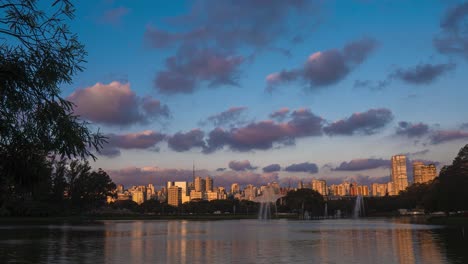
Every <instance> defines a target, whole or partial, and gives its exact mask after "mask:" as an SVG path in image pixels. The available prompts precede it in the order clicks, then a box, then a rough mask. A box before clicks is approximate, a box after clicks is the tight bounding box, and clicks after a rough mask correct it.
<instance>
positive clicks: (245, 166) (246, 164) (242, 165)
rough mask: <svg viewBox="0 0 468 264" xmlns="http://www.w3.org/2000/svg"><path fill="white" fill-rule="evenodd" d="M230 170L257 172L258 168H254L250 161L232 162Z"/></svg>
mask: <svg viewBox="0 0 468 264" xmlns="http://www.w3.org/2000/svg"><path fill="white" fill-rule="evenodd" d="M229 168H230V169H231V170H234V171H246V170H255V169H256V167H253V166H252V165H251V164H250V161H248V160H241V161H237V160H231V161H230V162H229Z"/></svg>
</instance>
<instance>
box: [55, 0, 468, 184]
mask: <svg viewBox="0 0 468 264" xmlns="http://www.w3.org/2000/svg"><path fill="white" fill-rule="evenodd" d="M465 7H466V3H461V2H458V1H453V2H452V1H450V2H449V3H446V2H442V1H437V2H436V1H434V2H431V3H425V4H421V3H420V2H418V1H407V2H404V3H400V2H399V3H392V2H387V1H349V2H347V3H341V4H340V5H338V4H335V3H333V2H332V1H330V2H328V1H316V2H315V1H278V2H271V3H270V4H269V6H268V7H267V8H265V7H264V6H262V4H261V3H257V2H249V1H247V2H242V3H239V4H237V5H232V3H230V2H228V1H217V2H216V4H211V5H210V4H207V2H205V1H193V2H192V1H183V2H182V3H181V4H174V3H166V2H163V1H151V2H145V1H138V2H135V1H124V0H122V1H100V2H99V3H98V4H95V3H82V4H80V5H79V6H76V8H77V12H76V19H75V20H74V21H73V22H72V23H71V25H70V26H71V28H72V30H73V31H75V32H77V34H78V36H79V38H80V40H81V41H82V42H83V43H84V44H85V45H86V50H87V51H88V53H89V56H88V57H87V59H88V63H87V64H86V67H87V69H86V70H85V71H84V72H82V73H79V74H78V75H77V76H76V77H75V78H74V82H73V84H71V85H66V86H65V87H62V90H63V96H64V97H66V98H67V99H68V100H70V101H72V102H73V103H75V104H76V109H75V113H76V114H78V115H80V116H81V118H83V119H85V120H87V121H90V122H91V123H92V124H93V128H94V129H98V128H100V130H101V131H102V132H103V133H104V134H105V135H106V136H108V139H109V143H108V144H106V145H105V146H104V148H103V150H102V151H101V153H100V154H97V156H98V160H97V162H96V163H94V164H93V167H94V168H103V169H104V170H106V171H108V172H109V174H110V176H111V177H112V178H113V179H114V180H115V181H116V182H119V181H122V180H123V181H125V182H126V183H131V182H135V183H136V184H138V182H140V181H142V179H140V178H142V177H143V178H145V179H149V178H151V177H153V178H164V177H166V176H165V175H168V174H171V173H172V174H175V176H174V177H185V175H186V174H189V173H190V172H191V171H192V168H191V167H192V164H193V161H194V162H195V163H196V165H197V168H199V170H197V173H200V174H202V176H206V175H210V176H214V177H220V178H219V179H221V180H223V179H233V181H245V182H248V181H251V182H254V183H255V182H265V181H267V180H268V181H273V180H276V181H279V182H280V181H288V180H289V178H296V179H300V178H312V177H314V178H317V179H319V178H323V179H325V180H327V181H334V180H335V179H336V180H338V179H343V178H346V177H347V178H350V179H351V178H354V179H360V180H362V181H365V180H366V179H367V181H369V182H372V181H377V182H382V183H383V182H385V181H388V176H389V175H390V172H389V166H390V165H389V164H390V160H389V157H391V156H393V155H395V154H406V155H407V157H408V159H409V160H411V161H416V160H422V161H425V162H428V163H430V162H433V163H435V164H436V165H438V169H440V167H441V166H442V165H444V164H448V163H450V162H451V157H453V156H455V154H456V151H457V150H458V148H459V146H460V145H461V144H462V143H463V141H464V140H466V139H468V125H467V124H468V120H467V119H466V117H465V116H464V114H463V113H464V112H466V110H468V106H466V104H465V103H464V100H463V98H466V97H467V96H468V91H466V89H463V87H464V86H463V84H464V83H466V82H467V81H468V77H466V76H465V75H464V74H463V72H464V71H465V70H466V67H467V65H466V54H467V51H466V50H465V49H464V48H463V47H461V43H463V41H464V40H465V39H466V36H464V35H461V36H460V37H459V38H454V36H453V34H455V33H454V32H460V34H462V30H461V29H462V22H463V18H464V16H465V15H466V14H465V13H464V10H465V9H466V8H465ZM350 10H352V12H351V11H350ZM408 10H418V16H417V18H415V17H414V14H413V13H412V12H409V11H408ZM220 14H225V16H222V15H220ZM233 28H236V29H237V30H233ZM402 42H404V43H405V47H404V48H402V47H401V43H402ZM449 102H450V103H449ZM233 168H234V169H233ZM408 173H409V174H412V172H408ZM236 179H237V180H236Z"/></svg>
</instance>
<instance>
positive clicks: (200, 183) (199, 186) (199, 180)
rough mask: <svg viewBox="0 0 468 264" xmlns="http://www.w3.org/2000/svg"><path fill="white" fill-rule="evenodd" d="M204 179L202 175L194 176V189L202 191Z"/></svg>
mask: <svg viewBox="0 0 468 264" xmlns="http://www.w3.org/2000/svg"><path fill="white" fill-rule="evenodd" d="M205 185H206V184H205V180H204V179H203V178H202V177H195V191H196V192H204V191H205V187H206V186H205Z"/></svg>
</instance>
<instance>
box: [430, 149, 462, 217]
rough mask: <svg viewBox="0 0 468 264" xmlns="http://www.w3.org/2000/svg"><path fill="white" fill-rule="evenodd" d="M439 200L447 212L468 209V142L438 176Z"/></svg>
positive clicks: (440, 205)
mask: <svg viewBox="0 0 468 264" xmlns="http://www.w3.org/2000/svg"><path fill="white" fill-rule="evenodd" d="M438 185H439V186H438V188H437V189H436V191H437V200H438V204H439V207H440V208H441V209H442V210H444V211H445V212H447V213H448V212H451V211H457V210H466V209H468V192H466V190H465V188H466V186H468V144H467V145H465V146H464V147H463V148H462V149H460V151H459V152H458V155H457V157H455V159H454V160H453V162H452V164H451V165H449V166H444V167H443V168H442V169H441V171H440V174H439V178H438Z"/></svg>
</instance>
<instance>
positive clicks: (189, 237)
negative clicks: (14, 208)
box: [0, 219, 468, 264]
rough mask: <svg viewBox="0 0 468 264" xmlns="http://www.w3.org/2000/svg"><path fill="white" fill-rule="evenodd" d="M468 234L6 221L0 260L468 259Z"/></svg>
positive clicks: (311, 224)
mask: <svg viewBox="0 0 468 264" xmlns="http://www.w3.org/2000/svg"><path fill="white" fill-rule="evenodd" d="M467 233H468V231H467V230H462V229H446V228H440V227H435V226H428V225H415V224H409V223H404V222H402V221H401V219H400V220H395V219H364V220H324V221H287V220H272V221H257V220H226V221H183V220H180V221H103V222H98V223H94V224H86V225H70V224H63V225H34V226H31V225H0V263H126V264H129V263H468V238H467V235H468V234H467Z"/></svg>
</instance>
